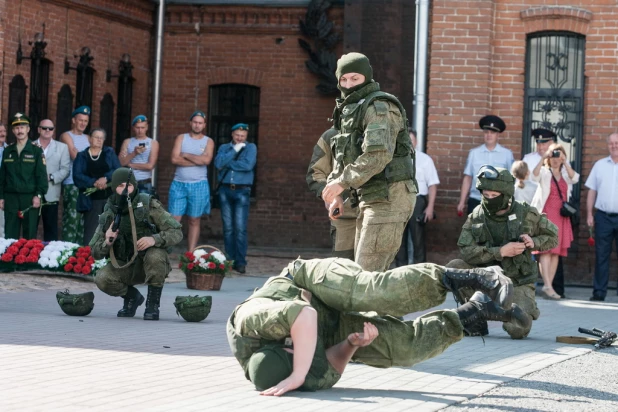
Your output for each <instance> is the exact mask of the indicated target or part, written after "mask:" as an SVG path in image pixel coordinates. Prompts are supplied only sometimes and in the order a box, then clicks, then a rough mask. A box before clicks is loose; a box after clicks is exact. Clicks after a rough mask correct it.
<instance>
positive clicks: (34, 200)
mask: <svg viewBox="0 0 618 412" xmlns="http://www.w3.org/2000/svg"><path fill="white" fill-rule="evenodd" d="M40 206H41V198H40V197H38V196H32V207H33V208H35V209H36V208H37V207H40Z"/></svg>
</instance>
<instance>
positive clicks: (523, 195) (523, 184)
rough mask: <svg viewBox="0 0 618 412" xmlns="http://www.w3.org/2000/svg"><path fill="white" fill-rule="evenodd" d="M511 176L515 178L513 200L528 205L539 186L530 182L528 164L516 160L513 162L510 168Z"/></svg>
mask: <svg viewBox="0 0 618 412" xmlns="http://www.w3.org/2000/svg"><path fill="white" fill-rule="evenodd" d="M511 174H512V175H513V177H515V195H514V198H515V200H517V201H518V202H526V203H528V204H530V203H532V198H533V197H534V194H535V193H536V188H537V187H538V186H539V185H538V183H536V182H535V181H533V180H530V169H528V164H527V163H526V162H524V161H523V160H516V161H515V162H513V166H511Z"/></svg>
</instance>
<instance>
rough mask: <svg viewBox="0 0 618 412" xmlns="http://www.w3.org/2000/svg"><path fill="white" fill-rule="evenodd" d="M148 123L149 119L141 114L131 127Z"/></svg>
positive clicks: (135, 118) (134, 119) (136, 117)
mask: <svg viewBox="0 0 618 412" xmlns="http://www.w3.org/2000/svg"><path fill="white" fill-rule="evenodd" d="M147 121H148V118H147V117H146V116H144V115H143V114H139V115H137V116H135V117H134V118H133V121H132V122H131V126H135V123H141V122H147Z"/></svg>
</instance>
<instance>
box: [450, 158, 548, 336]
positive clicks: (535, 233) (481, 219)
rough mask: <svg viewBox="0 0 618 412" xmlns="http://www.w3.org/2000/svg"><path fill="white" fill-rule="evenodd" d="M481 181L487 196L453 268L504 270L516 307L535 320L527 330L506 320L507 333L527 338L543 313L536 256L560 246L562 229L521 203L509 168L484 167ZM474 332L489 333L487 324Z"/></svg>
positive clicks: (461, 243) (465, 231) (471, 217)
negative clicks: (538, 302) (537, 298)
mask: <svg viewBox="0 0 618 412" xmlns="http://www.w3.org/2000/svg"><path fill="white" fill-rule="evenodd" d="M476 178H477V181H476V189H477V190H479V193H482V196H483V198H482V200H481V204H480V205H479V206H477V207H475V208H474V210H473V211H472V213H471V214H470V215H469V216H468V219H467V220H466V223H465V224H464V225H463V228H462V230H461V234H460V236H459V240H458V241H457V245H458V246H459V250H460V251H461V255H462V259H455V260H453V261H451V262H449V263H448V264H447V267H453V268H461V269H466V268H473V267H486V266H494V265H499V266H501V267H502V270H504V274H505V275H506V276H508V277H509V278H510V279H511V280H512V281H513V284H514V285H515V290H514V301H515V303H517V305H518V306H519V307H521V309H522V310H523V311H524V312H525V313H526V317H528V318H529V319H530V322H527V325H528V326H527V327H521V325H515V324H513V323H509V322H505V323H504V324H503V329H504V330H505V331H506V332H507V333H508V334H509V335H510V336H511V338H513V339H523V338H525V337H526V336H528V333H530V329H531V327H532V320H533V319H534V320H536V319H537V318H538V317H539V315H540V313H541V312H540V311H539V309H538V307H537V305H536V301H535V299H534V295H535V286H534V283H535V282H536V280H537V278H538V276H539V272H538V267H537V264H536V262H535V261H534V260H533V259H532V254H531V252H532V251H533V250H535V251H543V250H550V249H552V248H554V247H555V246H556V245H557V244H558V228H557V227H556V225H554V224H553V223H552V222H551V221H550V220H549V219H547V216H545V215H543V214H541V213H539V211H538V210H536V209H535V208H534V207H532V206H530V205H528V204H527V203H519V202H516V201H515V199H514V198H513V194H514V193H515V178H514V177H513V175H511V172H509V171H508V170H506V169H503V168H497V167H493V166H491V165H484V166H482V167H481V168H480V170H479V171H478V173H477V174H476ZM469 292H472V291H469ZM469 296H470V294H468V295H467V296H464V298H467V297H469ZM468 333H469V334H470V335H472V336H476V335H481V336H484V335H487V334H488V333H489V331H488V328H487V322H486V321H482V322H477V323H476V324H474V325H473V326H471V327H470V328H469V330H468Z"/></svg>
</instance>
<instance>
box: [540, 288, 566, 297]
mask: <svg viewBox="0 0 618 412" xmlns="http://www.w3.org/2000/svg"><path fill="white" fill-rule="evenodd" d="M550 291H551V293H550ZM541 296H543V299H548V300H560V299H561V297H560V295H559V294H557V293H556V291H555V290H552V289H545V288H543V289H541Z"/></svg>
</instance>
